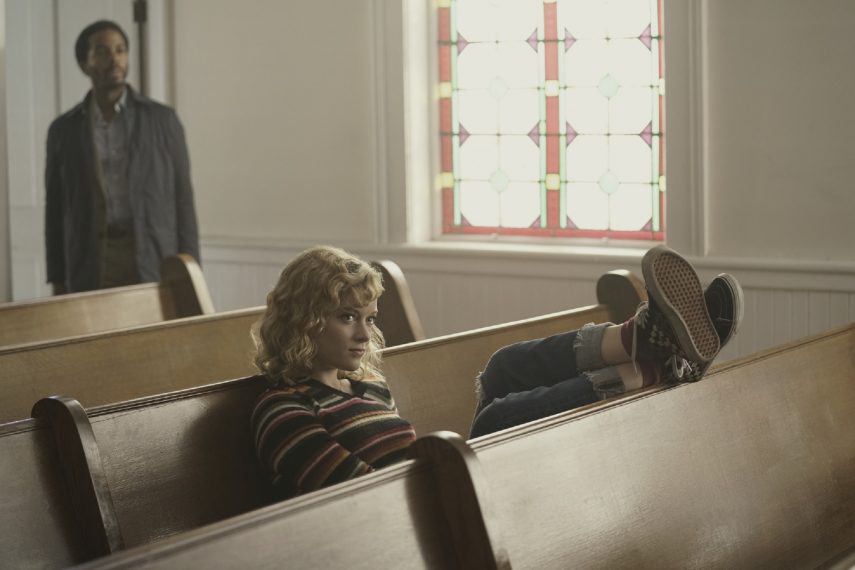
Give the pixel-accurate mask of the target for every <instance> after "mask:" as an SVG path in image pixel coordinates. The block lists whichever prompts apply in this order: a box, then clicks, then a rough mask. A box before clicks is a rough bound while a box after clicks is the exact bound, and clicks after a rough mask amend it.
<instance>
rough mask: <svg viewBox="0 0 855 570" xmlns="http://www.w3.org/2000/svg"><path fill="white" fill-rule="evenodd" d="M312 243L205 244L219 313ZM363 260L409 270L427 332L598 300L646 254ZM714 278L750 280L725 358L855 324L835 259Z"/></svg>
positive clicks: (386, 250) (854, 283)
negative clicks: (610, 280)
mask: <svg viewBox="0 0 855 570" xmlns="http://www.w3.org/2000/svg"><path fill="white" fill-rule="evenodd" d="M305 245H306V244H300V245H295V244H281V245H280V244H261V243H258V242H250V243H247V242H244V241H241V242H234V241H232V240H206V241H205V243H204V244H203V252H204V253H203V260H204V271H205V276H206V279H207V281H208V285H209V287H210V290H211V294H212V297H213V300H214V306H215V307H216V308H217V310H220V311H223V310H230V309H237V308H242V307H248V306H257V305H262V304H264V302H265V296H266V295H267V293H268V292H269V291H270V289H271V288H272V287H273V284H274V283H275V281H276V279H277V277H278V275H279V272H280V271H281V269H282V267H283V266H284V265H285V263H287V262H288V260H289V259H291V258H292V257H293V256H294V255H296V254H297V253H298V252H300V251H301V250H302V249H303V248H304V247H305ZM345 247H348V248H349V249H350V250H351V251H353V252H354V253H357V254H359V255H361V256H362V257H364V258H365V259H391V260H393V261H395V262H396V263H398V265H400V266H401V268H402V270H403V271H404V274H405V276H406V278H407V282H408V283H409V285H410V288H411V290H412V293H413V297H414V300H415V303H416V308H417V309H418V312H419V315H420V316H421V319H422V322H423V324H424V327H425V332H426V334H427V335H428V336H439V335H444V334H450V333H454V332H459V331H463V330H468V329H472V328H477V327H482V326H488V325H493V324H497V323H502V322H507V321H512V320H516V319H522V318H527V317H532V316H537V315H542V314H545V313H550V312H555V311H560V310H564V309H567V308H572V307H579V306H583V305H589V304H593V303H596V293H595V285H596V282H597V279H598V278H599V276H600V275H602V274H603V273H605V272H606V271H610V270H612V269H628V270H630V271H633V272H635V273H636V274H638V275H640V274H641V272H640V258H641V255H642V253H643V250H618V251H611V252H604V251H603V250H597V251H596V252H595V253H592V251H590V250H589V251H581V250H579V249H561V250H559V251H556V250H555V249H552V250H546V249H544V248H525V247H518V248H510V249H509V248H507V247H502V248H499V247H496V248H489V247H479V249H477V250H473V248H472V246H471V245H470V246H469V247H464V246H460V245H451V244H441V243H440V244H431V245H429V246H375V245H361V244H359V245H356V244H355V245H352V246H348V245H345ZM691 261H692V262H693V263H694V264H695V265H696V267H698V272H699V273H700V276H701V279H702V280H703V281H704V282H708V281H709V280H711V279H712V278H713V277H715V275H717V274H718V273H720V272H723V271H727V272H729V273H732V274H733V275H735V276H736V277H737V278H738V279H739V280H740V282H741V283H742V284H743V287H744V291H745V297H746V309H745V320H744V321H743V324H742V327H741V329H740V332H739V334H738V335H737V336H736V337H735V338H734V339H733V340H732V341H731V343H730V344H729V345H728V346H727V347H726V348H725V349H724V351H723V352H722V354H721V355H720V356H719V362H723V361H726V360H729V359H732V358H736V357H739V356H743V355H746V354H751V353H753V352H756V351H759V350H763V349H766V348H770V347H773V346H776V345H780V344H784V343H786V342H789V341H793V340H797V339H799V338H802V337H804V336H807V335H811V334H814V333H817V332H820V331H823V330H826V329H829V328H833V327H837V326H841V325H845V324H847V323H850V322H852V321H855V267H852V266H849V265H846V264H832V263H813V262H811V263H800V264H798V265H796V264H793V263H788V264H784V263H771V262H768V261H758V260H742V259H734V260H716V259H713V258H702V259H692V260H691Z"/></svg>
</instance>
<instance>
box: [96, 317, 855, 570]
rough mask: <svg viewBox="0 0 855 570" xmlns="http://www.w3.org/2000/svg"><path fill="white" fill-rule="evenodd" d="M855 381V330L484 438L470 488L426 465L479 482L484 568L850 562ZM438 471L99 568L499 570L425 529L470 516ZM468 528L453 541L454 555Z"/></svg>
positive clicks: (194, 535)
mask: <svg viewBox="0 0 855 570" xmlns="http://www.w3.org/2000/svg"><path fill="white" fill-rule="evenodd" d="M854 371H855V325H850V326H848V327H845V328H843V329H837V330H832V331H828V332H826V333H823V334H820V335H817V336H814V337H811V338H808V339H805V340H803V341H800V342H797V343H792V344H789V345H786V346H783V347H780V348H777V349H772V350H769V351H766V352H763V353H759V354H757V355H754V356H751V357H747V358H743V359H740V360H737V361H733V362H731V363H728V364H727V365H724V366H720V367H717V368H716V369H715V370H714V371H713V373H712V374H710V375H709V376H708V377H707V378H706V379H704V380H703V381H702V382H699V383H696V384H685V385H679V386H675V387H670V388H655V389H648V390H645V391H639V392H636V393H635V394H630V395H627V396H625V397H623V398H621V399H619V400H617V401H616V402H614V403H612V404H611V405H607V404H605V403H599V404H594V405H591V406H586V407H584V408H579V409H578V410H574V411H569V412H566V413H564V414H559V415H557V416H553V417H551V418H545V419H543V420H539V421H536V422H532V423H529V424H525V425H523V426H518V427H516V428H511V429H509V430H505V431H504V432H499V433H496V434H492V435H489V436H485V437H483V438H479V439H478V440H473V441H472V442H470V445H471V448H472V449H473V450H474V451H475V457H474V458H473V457H471V456H469V455H468V452H467V451H466V450H462V451H460V454H461V456H462V458H461V459H459V460H458V462H457V463H458V464H460V463H461V462H462V463H465V464H466V469H467V470H468V476H467V477H464V478H462V479H458V478H456V477H455V476H453V475H449V474H448V470H446V469H441V468H438V467H437V466H436V464H434V465H432V466H430V467H427V468H429V469H439V472H438V474H437V475H436V476H435V480H436V481H439V480H442V479H445V481H446V483H447V485H448V487H450V488H452V489H453V488H456V487H459V488H462V489H463V490H462V491H460V493H459V497H458V499H459V502H460V503H463V504H466V505H467V507H466V512H467V513H468V515H464V516H463V517H462V518H463V520H464V521H468V522H469V524H471V525H473V527H474V528H475V529H477V530H476V532H474V533H473V534H475V536H476V538H475V540H473V541H472V542H473V543H474V544H475V545H476V546H477V547H480V548H481V550H482V552H483V551H489V552H490V553H492V559H486V560H487V561H486V562H484V563H485V566H483V567H491V566H489V564H490V560H494V561H497V563H498V564H501V565H502V566H501V567H508V568H509V567H511V566H513V567H514V568H562V569H563V568H615V567H620V568H625V567H631V568H656V569H659V568H816V567H826V568H845V567H848V566H847V564H848V561H851V560H852V552H853V548H855V374H853V372H854ZM415 456H416V457H418V452H416V453H415ZM423 468H425V467H423V463H422V464H420V463H419V462H418V461H416V462H415V463H409V462H405V463H402V464H400V465H396V466H394V467H391V468H389V469H388V470H381V471H378V472H376V473H372V474H369V475H367V476H365V477H362V478H359V479H355V480H352V481H349V482H345V483H342V484H340V485H337V486H334V487H330V488H329V489H325V490H321V491H319V492H317V493H311V494H308V495H306V496H304V497H300V498H298V499H295V500H293V501H286V502H284V503H281V504H279V505H274V506H272V507H268V508H266V509H262V510H258V511H254V512H251V513H247V514H244V515H241V516H239V517H235V518H233V519H231V520H228V521H224V522H222V523H219V524H216V525H211V526H209V527H205V528H201V529H197V530H196V531H192V532H189V533H186V534H183V535H179V536H174V537H171V538H169V539H167V540H165V541H163V542H162V543H160V544H152V545H148V546H145V547H140V548H134V549H130V550H128V551H125V552H122V553H119V554H115V555H112V556H109V557H106V558H102V559H100V560H96V561H93V562H91V563H89V564H87V565H85V568H86V569H88V570H94V569H105V568H110V569H118V568H131V567H138V566H145V567H146V568H172V567H179V566H186V565H191V564H193V565H195V564H200V565H203V566H205V567H210V568H226V567H235V566H238V565H240V566H248V567H258V568H274V567H277V566H281V565H282V564H287V565H288V566H289V567H291V568H312V567H317V565H319V564H320V565H323V566H324V567H326V568H347V567H351V566H353V565H356V566H357V567H366V568H367V567H377V566H380V567H384V566H389V565H387V564H384V559H383V558H380V559H379V560H378V558H377V556H378V555H379V556H382V554H383V553H385V552H386V549H387V548H388V549H390V550H392V551H394V556H395V557H396V560H401V559H404V560H405V561H406V562H405V563H404V564H403V565H401V564H393V565H392V566H394V567H400V566H404V567H412V568H422V567H426V566H430V564H429V563H428V562H435V561H437V560H444V562H440V563H437V564H436V566H437V567H455V566H456V567H482V566H472V565H470V566H467V565H465V564H464V563H462V562H461V560H462V559H461V558H460V557H459V556H456V557H455V558H453V559H452V561H453V562H454V564H451V565H448V564H447V559H440V558H439V556H440V552H441V547H440V546H439V545H437V544H436V542H435V534H434V532H438V531H436V530H435V531H427V530H425V527H417V528H413V526H414V525H413V524H412V521H430V522H424V523H423V524H424V525H425V526H427V527H429V528H434V527H433V525H436V524H445V522H444V521H443V518H444V519H445V520H447V519H448V518H449V517H450V516H452V514H453V513H454V508H453V507H452V506H450V505H449V504H448V500H449V495H448V493H449V491H448V490H447V489H446V491H445V496H444V497H443V496H442V491H441V490H440V491H439V492H438V493H439V495H437V496H436V498H435V495H434V494H433V493H434V492H435V491H432V490H430V489H428V488H427V487H426V485H425V484H424V483H423V482H422V481H420V480H419V473H420V471H419V469H423ZM458 477H459V474H458ZM387 478H388V479H390V480H391V479H394V480H395V484H394V485H389V484H387ZM401 478H404V479H405V480H404V481H401V480H400V479H401ZM461 480H462V481H474V482H476V484H475V485H468V486H467V485H465V484H463V483H461ZM443 499H444V500H443ZM473 501H474V502H477V505H476V506H473V505H472V502H473ZM437 506H439V507H440V508H441V509H442V510H441V513H440V514H438V513H437V512H436V510H435V509H436V508H437ZM473 514H479V515H480V517H481V521H480V524H479V523H478V522H477V521H473V520H472V518H471V517H472V516H473ZM387 516H388V520H386V519H385V517H387ZM466 516H468V517H469V518H468V519H467V518H465V517H466ZM438 518H439V519H440V520H439V521H437V519H438ZM399 521H403V522H399ZM387 522H393V523H394V524H389V525H388V526H387V524H386V523H387ZM461 524H464V523H461ZM398 526H400V528H397V529H396V527H398ZM306 529H309V531H308V532H307V531H306ZM466 532H467V531H466V530H465V529H453V530H452V531H451V535H452V536H451V538H450V540H451V541H452V544H453V545H454V546H455V547H456V545H457V544H459V543H465V539H463V538H461V536H460V535H458V533H463V536H466ZM292 533H293V534H292ZM292 538H293V539H294V540H293V541H292ZM378 542H379V544H378ZM485 544H486V545H489V548H487V547H485V546H484V545H485ZM322 547H323V548H322ZM399 547H400V548H399ZM400 549H405V550H407V551H409V554H410V556H409V558H407V557H406V554H405V553H401V552H400ZM319 550H320V551H321V552H322V554H320V555H319V553H318V551H319ZM327 553H329V555H327V556H324V555H326V554H327ZM318 556H320V557H318ZM363 559H366V560H368V563H367V564H366V565H365V566H359V562H360V561H361V560H363ZM482 560H484V559H482ZM372 564H373V566H370V565H372Z"/></svg>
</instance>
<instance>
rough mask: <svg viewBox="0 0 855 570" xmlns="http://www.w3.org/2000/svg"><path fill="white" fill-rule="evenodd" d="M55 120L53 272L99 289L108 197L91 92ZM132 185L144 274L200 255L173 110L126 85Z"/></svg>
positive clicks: (51, 133)
mask: <svg viewBox="0 0 855 570" xmlns="http://www.w3.org/2000/svg"><path fill="white" fill-rule="evenodd" d="M92 97H93V95H92V92H91V91H90V92H89V94H87V95H86V98H85V99H84V100H83V102H82V103H80V104H78V105H76V106H75V107H74V108H72V109H71V110H70V111H68V112H66V113H64V114H62V115H61V116H59V117H58V118H57V119H56V120H54V121H53V123H51V126H50V129H49V130H48V138H47V159H46V167H45V186H46V189H47V195H46V199H45V243H46V250H47V280H48V282H50V283H55V284H64V285H65V287H66V289H67V291H68V292H74V291H88V290H90V289H97V288H98V287H99V284H100V280H101V258H102V250H103V245H104V237H105V234H106V219H107V218H106V206H105V204H106V201H105V195H104V189H103V188H102V186H101V182H100V176H99V170H98V167H97V165H96V160H95V150H94V148H95V146H94V139H93V136H92V121H91V116H90V115H91V111H90V100H91V98H92ZM126 105H127V111H130V112H123V113H121V114H120V115H119V116H118V117H117V119H121V120H126V121H129V124H128V128H127V133H128V135H127V136H128V141H127V143H128V145H127V148H128V191H129V195H130V208H131V217H132V218H133V226H134V227H133V233H134V242H135V250H136V264H137V270H138V272H139V276H140V281H142V282H147V281H159V280H160V261H161V260H162V259H163V258H164V257H168V256H170V255H175V254H177V253H189V254H190V255H192V256H193V257H194V258H196V259H197V260H198V259H199V235H198V228H197V225H196V210H195V208H194V205H193V188H192V186H191V183H190V159H189V156H188V154H187V145H186V143H185V139H184V129H183V128H182V126H181V123H180V122H179V120H178V116H177V115H176V114H175V111H173V110H172V109H170V108H169V107H166V106H165V105H161V104H160V103H157V102H155V101H152V100H151V99H148V98H146V97H143V96H142V95H139V94H138V93H136V92H134V91H133V90H132V89H131V88H130V87H128V88H127V99H126Z"/></svg>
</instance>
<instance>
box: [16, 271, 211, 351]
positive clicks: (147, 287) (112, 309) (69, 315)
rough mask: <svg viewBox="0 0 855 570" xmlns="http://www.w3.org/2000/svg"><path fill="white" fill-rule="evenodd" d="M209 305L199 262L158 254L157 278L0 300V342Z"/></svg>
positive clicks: (206, 309)
mask: <svg viewBox="0 0 855 570" xmlns="http://www.w3.org/2000/svg"><path fill="white" fill-rule="evenodd" d="M213 312H214V306H213V304H212V303H211V297H210V294H209V293H208V287H207V285H206V284H205V278H204V276H203V275H202V270H201V269H200V267H199V264H198V263H196V261H195V260H194V259H193V258H192V257H191V256H189V255H185V254H180V255H178V256H175V257H169V258H166V259H164V260H163V263H162V264H161V281H160V283H143V284H140V285H129V286H127V287H115V288H112V289H101V290H99V291H88V292H85V293H72V294H68V295H59V296H56V297H50V298H45V299H36V300H27V301H16V302H12V303H4V304H2V305H0V322H2V323H3V326H2V327H0V346H9V345H16V344H23V343H31V342H41V341H45V340H51V339H58V338H65V337H70V336H76V335H81V334H88V333H94V332H100V331H107V330H113V329H120V328H125V327H132V326H137V325H142V324H147V323H155V322H159V321H165V320H170V319H177V318H181V317H189V316H193V315H204V314H211V313H213Z"/></svg>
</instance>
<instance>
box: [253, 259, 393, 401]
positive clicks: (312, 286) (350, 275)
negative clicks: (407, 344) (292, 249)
mask: <svg viewBox="0 0 855 570" xmlns="http://www.w3.org/2000/svg"><path fill="white" fill-rule="evenodd" d="M382 293H383V283H382V277H381V275H380V272H379V271H377V270H376V269H374V268H373V267H372V266H371V265H369V264H368V263H366V262H365V261H363V260H361V259H359V258H358V257H356V256H354V255H351V254H349V253H347V252H346V251H344V250H341V249H338V248H335V247H330V246H316V247H312V248H310V249H307V250H306V251H304V252H302V253H301V254H299V255H298V256H297V257H295V258H294V259H293V260H291V262H290V263H288V265H286V266H285V269H283V270H282V273H281V274H280V276H279V281H278V282H277V283H276V286H275V287H274V288H273V290H272V291H271V292H270V293H268V295H267V308H266V310H265V311H264V315H263V316H262V317H261V320H260V321H259V322H258V323H256V326H255V327H253V334H252V336H253V340H254V341H255V347H256V355H255V365H256V367H257V368H258V369H259V371H261V372H262V373H263V374H264V375H265V376H267V379H268V381H269V382H270V384H271V385H273V386H278V385H282V384H293V383H294V382H296V381H298V380H300V379H304V378H307V377H308V376H309V375H310V374H311V371H312V366H313V361H314V358H315V355H316V353H317V344H316V342H315V339H316V338H317V336H318V334H319V333H320V332H321V331H322V330H323V327H324V323H325V321H326V319H327V318H328V317H330V316H332V315H333V314H334V313H335V311H337V310H338V308H339V307H340V306H341V304H342V302H343V301H344V300H345V298H348V297H349V296H351V295H352V300H353V301H355V303H356V305H357V306H358V307H364V306H365V305H367V304H369V303H371V302H372V301H374V300H375V299H377V298H378V297H380V295H381V294H382ZM383 344H384V342H383V334H382V333H381V332H380V329H378V328H377V327H376V326H374V325H372V326H371V340H370V341H369V342H368V347H367V349H366V351H365V355H364V356H363V357H362V363H361V364H360V366H359V368H358V369H357V370H354V371H352V372H351V371H340V372H339V375H340V376H341V377H342V378H348V379H351V380H364V379H371V378H382V375H381V373H380V355H379V353H378V350H379V349H380V348H382V347H383Z"/></svg>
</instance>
